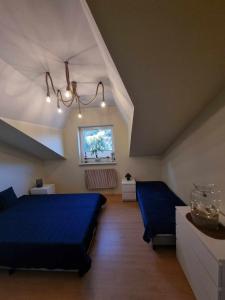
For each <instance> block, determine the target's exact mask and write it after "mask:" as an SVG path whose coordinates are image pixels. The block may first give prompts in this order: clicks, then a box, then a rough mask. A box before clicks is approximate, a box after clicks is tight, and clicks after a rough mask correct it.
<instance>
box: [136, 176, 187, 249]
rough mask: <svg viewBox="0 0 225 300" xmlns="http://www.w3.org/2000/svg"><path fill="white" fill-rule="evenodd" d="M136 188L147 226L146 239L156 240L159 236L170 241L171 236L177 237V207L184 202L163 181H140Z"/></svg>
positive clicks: (148, 240)
mask: <svg viewBox="0 0 225 300" xmlns="http://www.w3.org/2000/svg"><path fill="white" fill-rule="evenodd" d="M136 190H137V200H138V204H139V207H140V210H141V214H142V218H143V222H144V227H145V231H144V235H143V239H144V241H146V242H148V243H149V242H150V241H151V240H152V242H154V240H155V241H156V240H157V237H159V236H164V238H165V237H167V239H166V240H167V241H170V240H169V239H168V237H169V236H174V237H175V207H176V206H184V205H185V204H184V202H183V201H182V200H181V199H180V198H179V197H178V196H177V195H176V194H174V192H172V191H171V190H170V189H169V187H168V186H167V185H166V184H165V183H164V182H161V181H139V182H137V185H136ZM173 240H175V238H173ZM159 244H160V242H159Z"/></svg>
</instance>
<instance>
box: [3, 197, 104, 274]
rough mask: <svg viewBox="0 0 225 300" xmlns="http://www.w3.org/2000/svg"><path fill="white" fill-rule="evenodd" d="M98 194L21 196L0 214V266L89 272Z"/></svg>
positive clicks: (98, 209)
mask: <svg viewBox="0 0 225 300" xmlns="http://www.w3.org/2000/svg"><path fill="white" fill-rule="evenodd" d="M105 201H106V199H105V198H104V197H103V196H102V195H100V194H55V195H31V196H22V197H20V198H19V201H18V203H17V204H16V205H14V206H13V207H11V208H9V209H6V210H4V211H1V212H0V266H6V267H10V268H12V269H16V268H47V269H64V270H74V269H78V270H79V272H80V273H81V274H83V273H85V272H86V271H88V269H89V268H90V266H91V259H90V257H89V255H88V254H87V249H88V247H89V244H90V241H91V239H92V234H93V230H94V228H95V226H96V222H97V216H98V213H99V211H100V208H101V206H102V204H104V203H105Z"/></svg>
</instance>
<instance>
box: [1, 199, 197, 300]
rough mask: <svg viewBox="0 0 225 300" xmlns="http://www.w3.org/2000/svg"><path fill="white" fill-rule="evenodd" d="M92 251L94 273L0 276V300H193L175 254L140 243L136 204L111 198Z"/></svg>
mask: <svg viewBox="0 0 225 300" xmlns="http://www.w3.org/2000/svg"><path fill="white" fill-rule="evenodd" d="M108 200H109V201H108V204H107V206H106V207H105V208H104V209H103V211H102V214H101V216H100V220H99V223H100V224H99V227H98V230H97V235H96V239H95V241H94V243H93V247H92V250H91V253H90V254H91V257H92V262H93V263H92V268H91V270H90V271H89V272H88V273H87V274H86V275H85V276H84V277H83V278H79V277H78V275H77V274H76V273H65V272H34V271H17V272H16V273H15V274H13V275H12V276H9V275H8V273H7V272H6V271H0V300H3V299H4V300H8V299H10V300H11V299H12V300H28V299H29V300H30V299H31V300H33V299H35V300H37V299H38V300H47V299H48V300H51V299H52V300H53V299H54V300H64V299H68V300H72V299H76V300H79V299H84V300H86V299H88V300H111V299H112V300H127V299H129V300H139V299H140V300H145V299H146V300H147V299H148V300H155V299H157V300H161V299H167V300H176V299H179V300H191V299H194V296H193V294H192V291H191V289H190V287H189V285H188V283H187V281H186V279H185V277H184V274H183V272H182V270H181V268H180V266H179V264H178V262H177V260H176V255H175V249H174V248H169V249H160V250H157V251H156V252H154V251H153V250H152V248H151V247H150V246H149V245H148V244H146V243H145V242H144V241H143V240H142V234H143V224H142V219H141V216H140V212H139V209H138V206H137V204H136V203H123V202H122V201H121V198H120V197H119V196H111V197H109V199H108Z"/></svg>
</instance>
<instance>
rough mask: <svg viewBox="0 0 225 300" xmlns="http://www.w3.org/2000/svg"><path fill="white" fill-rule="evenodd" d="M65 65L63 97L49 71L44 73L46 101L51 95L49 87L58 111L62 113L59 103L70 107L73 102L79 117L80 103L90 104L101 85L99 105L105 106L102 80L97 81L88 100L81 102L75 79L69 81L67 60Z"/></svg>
mask: <svg viewBox="0 0 225 300" xmlns="http://www.w3.org/2000/svg"><path fill="white" fill-rule="evenodd" d="M64 65H65V74H66V91H65V98H66V99H64V98H63V96H62V92H61V90H60V89H56V88H55V86H54V83H53V79H52V76H51V74H50V73H49V72H46V73H45V82H46V88H47V93H46V101H47V102H48V103H50V102H51V95H50V87H51V89H52V92H53V93H54V95H55V97H56V101H57V110H58V113H62V108H61V105H64V106H66V107H71V106H72V104H73V102H74V101H75V103H76V104H77V105H78V115H77V116H78V118H79V119H81V118H82V117H83V116H82V113H81V105H84V106H85V105H86V106H87V105H89V104H91V103H92V102H93V101H94V100H95V99H96V98H97V96H98V92H99V88H100V87H101V89H102V100H101V107H103V108H104V107H105V106H106V103H105V91H104V85H103V83H102V81H99V82H98V84H97V87H96V91H95V95H94V96H93V97H92V98H91V99H90V100H88V101H87V102H83V101H82V100H81V99H80V96H79V95H78V93H77V82H76V81H70V73H69V63H68V61H65V62H64Z"/></svg>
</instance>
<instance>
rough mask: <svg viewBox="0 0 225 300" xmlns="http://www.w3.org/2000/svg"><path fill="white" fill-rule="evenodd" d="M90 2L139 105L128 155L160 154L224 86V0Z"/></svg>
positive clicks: (90, 0) (125, 80) (121, 73)
mask: <svg viewBox="0 0 225 300" xmlns="http://www.w3.org/2000/svg"><path fill="white" fill-rule="evenodd" d="M87 3H88V5H89V7H90V10H91V12H92V14H93V16H94V18H95V21H96V23H97V25H98V28H99V30H100V32H101V34H102V36H103V38H104V41H105V43H106V45H107V47H108V49H109V52H110V54H111V56H112V59H113V61H114V63H115V65H116V66H117V69H118V71H119V73H120V76H121V78H122V80H123V83H124V85H125V86H126V88H127V91H128V92H129V95H130V97H131V100H132V102H133V104H134V117H133V128H132V136H131V148H130V153H131V154H132V155H136V156H138V155H141V156H142V155H160V154H162V153H164V152H165V150H166V149H167V148H168V147H169V145H170V144H171V143H173V142H174V141H175V140H176V138H177V137H178V136H179V135H180V134H181V132H182V131H183V130H184V129H185V128H186V127H187V126H188V125H189V124H190V123H191V122H192V120H193V119H194V118H195V117H196V116H197V115H198V114H199V113H200V112H201V110H202V109H203V108H204V107H205V106H206V105H207V104H208V103H209V102H210V101H211V100H213V98H214V97H215V96H216V95H217V94H218V93H219V91H220V90H221V89H222V88H223V87H224V86H225V1H222V0H214V1H206V0H197V1H196V0H173V1H164V0H139V1H130V0H123V1H121V0H113V1H105V0H87Z"/></svg>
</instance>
